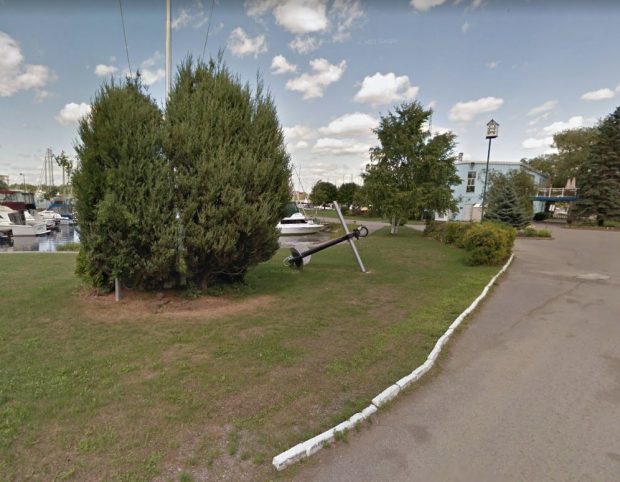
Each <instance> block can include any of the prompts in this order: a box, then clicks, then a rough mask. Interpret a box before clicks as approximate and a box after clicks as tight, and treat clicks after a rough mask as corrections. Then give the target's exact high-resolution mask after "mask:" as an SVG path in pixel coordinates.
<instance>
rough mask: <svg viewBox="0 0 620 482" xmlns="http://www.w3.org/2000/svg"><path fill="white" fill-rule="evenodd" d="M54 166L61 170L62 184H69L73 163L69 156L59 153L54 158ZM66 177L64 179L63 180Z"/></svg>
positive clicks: (62, 152) (63, 152)
mask: <svg viewBox="0 0 620 482" xmlns="http://www.w3.org/2000/svg"><path fill="white" fill-rule="evenodd" d="M54 159H55V160H56V164H58V167H60V168H61V169H62V183H63V184H65V183H71V175H72V174H73V161H72V160H71V159H69V156H67V154H66V153H65V151H61V152H60V154H58V155H57V156H54ZM65 175H66V179H65Z"/></svg>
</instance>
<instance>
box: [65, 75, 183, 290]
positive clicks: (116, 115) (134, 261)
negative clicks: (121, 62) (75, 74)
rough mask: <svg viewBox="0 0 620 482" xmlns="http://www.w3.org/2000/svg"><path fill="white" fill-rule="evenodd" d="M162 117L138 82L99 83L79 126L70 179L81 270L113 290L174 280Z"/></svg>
mask: <svg viewBox="0 0 620 482" xmlns="http://www.w3.org/2000/svg"><path fill="white" fill-rule="evenodd" d="M162 136H163V128H162V114H161V111H160V109H159V108H158V107H157V105H156V104H155V102H154V101H153V99H151V98H150V97H149V96H148V95H147V94H145V93H144V91H143V88H142V86H141V84H140V80H139V79H137V80H129V79H127V80H126V81H125V82H123V83H120V84H119V83H115V82H114V81H112V82H111V83H109V84H105V85H103V86H102V88H101V90H100V91H99V92H98V93H97V95H96V96H95V99H94V102H93V103H92V109H91V112H90V114H89V115H88V116H87V117H85V118H84V119H83V120H82V121H81V122H80V126H79V144H78V145H77V147H76V151H77V153H78V157H79V159H80V166H79V168H78V169H77V172H76V173H75V176H74V178H73V184H74V189H75V195H76V199H77V212H78V217H79V223H80V242H81V247H80V256H79V261H78V272H79V273H81V274H82V275H83V276H84V277H85V278H87V279H88V280H90V281H91V282H92V283H93V285H95V286H97V287H100V288H103V289H111V288H112V286H113V284H114V278H115V277H119V278H120V279H121V281H122V282H123V283H124V284H126V285H128V286H132V287H136V288H158V287H162V286H163V285H164V284H166V283H167V282H170V280H171V279H172V278H173V277H174V269H175V268H174V266H175V256H176V239H175V237H176V229H177V226H176V223H175V220H174V208H173V190H172V186H171V176H170V167H169V164H168V162H167V161H166V159H165V157H164V155H163V151H162V143H163V142H162V141H163V138H162Z"/></svg>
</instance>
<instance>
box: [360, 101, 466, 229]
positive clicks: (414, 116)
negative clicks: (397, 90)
mask: <svg viewBox="0 0 620 482" xmlns="http://www.w3.org/2000/svg"><path fill="white" fill-rule="evenodd" d="M431 114H432V110H430V109H429V110H425V109H424V108H423V107H422V105H421V104H420V103H419V102H415V101H414V102H411V103H405V104H402V105H400V106H398V107H396V108H395V112H394V113H392V112H389V113H388V114H387V115H386V116H384V117H382V118H381V122H380V124H379V127H378V128H377V129H375V130H374V132H375V134H377V137H378V138H379V142H380V146H378V147H374V148H372V149H371V152H370V157H371V163H370V164H369V165H367V166H366V173H365V174H364V176H363V177H364V188H365V190H366V193H367V195H368V199H369V201H370V203H371V204H372V208H373V211H375V212H378V213H379V214H380V215H381V216H383V217H385V218H388V219H390V220H391V225H392V229H391V232H392V234H397V232H398V226H399V224H400V221H401V220H404V219H406V218H407V217H408V216H409V215H410V214H411V213H421V212H422V211H424V210H427V211H431V212H432V211H436V212H439V213H444V212H446V211H449V210H456V208H457V206H456V201H455V200H454V198H453V196H452V189H451V186H453V185H456V184H458V183H459V182H460V179H459V177H458V175H457V174H456V168H455V166H454V161H455V159H456V158H455V156H454V152H453V151H454V147H455V142H454V141H455V136H454V135H453V134H452V133H446V134H439V135H432V134H431V133H430V132H429V131H428V129H427V128H426V125H427V123H428V120H429V118H430V116H431Z"/></svg>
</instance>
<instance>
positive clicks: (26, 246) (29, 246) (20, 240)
mask: <svg viewBox="0 0 620 482" xmlns="http://www.w3.org/2000/svg"><path fill="white" fill-rule="evenodd" d="M79 242H80V234H79V233H78V231H77V230H76V229H75V227H74V226H63V225H61V226H59V230H58V231H52V232H50V233H49V234H48V235H47V236H20V237H15V238H13V246H9V245H7V244H3V245H0V252H2V251H20V252H21V251H41V252H53V251H56V248H57V247H58V246H61V245H63V244H67V243H79Z"/></svg>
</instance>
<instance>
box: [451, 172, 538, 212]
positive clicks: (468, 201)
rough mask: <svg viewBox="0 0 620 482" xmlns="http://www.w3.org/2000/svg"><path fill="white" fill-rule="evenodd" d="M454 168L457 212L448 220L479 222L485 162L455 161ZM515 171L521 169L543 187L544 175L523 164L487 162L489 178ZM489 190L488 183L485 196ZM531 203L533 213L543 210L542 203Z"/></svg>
mask: <svg viewBox="0 0 620 482" xmlns="http://www.w3.org/2000/svg"><path fill="white" fill-rule="evenodd" d="M455 166H456V170H457V173H458V176H459V177H460V178H461V183H460V184H459V185H458V186H455V187H454V198H455V199H456V200H457V202H458V206H459V210H458V211H457V212H455V213H451V214H450V215H449V216H448V218H449V219H453V220H457V221H480V214H481V209H482V192H483V190H484V175H485V171H486V161H457V162H456V163H455ZM517 169H523V170H525V172H527V173H528V174H529V175H530V176H532V178H533V179H534V184H536V186H540V187H542V186H544V184H545V181H546V177H545V175H544V174H542V173H540V172H538V171H535V170H534V169H532V168H531V167H530V166H528V165H527V164H526V163H524V162H507V161H494V162H489V176H490V174H491V173H492V172H499V173H502V174H507V173H509V172H510V171H514V170H517ZM489 188H490V182H489V183H488V184H487V194H488V192H489ZM532 202H533V203H534V212H535V213H536V212H539V211H543V210H544V207H545V206H544V202H540V201H532Z"/></svg>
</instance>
